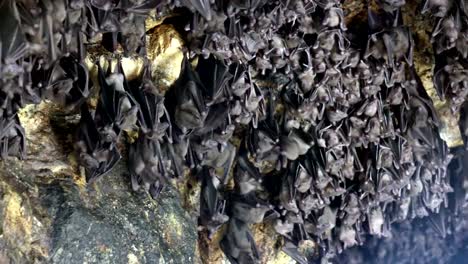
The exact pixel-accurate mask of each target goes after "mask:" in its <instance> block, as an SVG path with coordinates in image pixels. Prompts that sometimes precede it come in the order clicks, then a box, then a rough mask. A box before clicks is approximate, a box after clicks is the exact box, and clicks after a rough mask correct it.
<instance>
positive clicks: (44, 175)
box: [0, 103, 198, 264]
mask: <svg viewBox="0 0 468 264" xmlns="http://www.w3.org/2000/svg"><path fill="white" fill-rule="evenodd" d="M21 119H22V120H21V121H22V122H23V124H24V125H25V129H26V133H27V134H28V141H29V142H28V157H27V158H26V159H25V160H23V161H18V160H14V159H11V160H7V161H4V162H2V163H0V174H1V175H2V178H1V180H0V223H2V226H1V227H2V228H1V230H0V263H132V264H135V263H197V262H198V259H197V257H196V244H197V230H196V223H195V222H193V220H192V219H191V218H190V216H189V215H188V214H187V213H186V211H185V210H184V209H183V208H182V206H181V204H180V199H179V194H178V193H177V192H176V191H175V190H172V189H171V190H169V189H168V190H166V191H164V192H163V193H162V194H161V197H160V199H159V200H158V201H154V200H152V199H151V198H150V197H149V196H148V195H146V194H140V193H135V192H133V191H132V190H131V187H130V183H129V180H128V179H127V177H128V176H127V172H126V169H125V168H126V166H125V164H124V162H121V163H120V164H119V165H118V166H117V167H116V168H115V169H114V170H113V171H112V172H111V173H109V174H108V175H106V177H103V178H102V179H100V180H98V181H97V182H95V183H93V184H91V185H85V184H84V178H83V177H82V176H80V175H77V173H76V172H77V171H78V170H77V168H76V166H74V164H75V162H74V160H73V155H72V152H71V149H72V145H71V143H70V139H71V137H72V133H73V131H74V127H75V126H74V119H73V118H72V115H64V114H63V113H61V112H60V111H59V110H58V109H57V108H55V107H54V106H53V105H51V104H48V103H42V104H40V105H37V106H28V107H27V108H26V109H24V111H23V112H22V114H21ZM58 132H60V133H58ZM57 135H59V136H57Z"/></svg>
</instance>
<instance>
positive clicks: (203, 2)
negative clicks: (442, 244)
mask: <svg viewBox="0 0 468 264" xmlns="http://www.w3.org/2000/svg"><path fill="white" fill-rule="evenodd" d="M376 3H377V5H376V6H377V7H375V6H373V5H370V4H369V9H368V13H367V23H361V24H358V25H353V26H350V25H348V26H349V29H348V28H347V27H348V26H347V25H346V24H345V21H344V16H345V14H344V11H343V8H342V3H341V1H339V0H279V1H267V0H250V1H241V0H229V1H228V0H226V1H211V0H181V1H158V0H120V1H118V0H89V1H84V0H57V1H50V0H40V1H31V0H0V14H1V16H0V17H1V19H2V20H3V21H2V23H0V37H1V38H0V60H1V63H0V102H1V107H0V114H1V115H0V144H1V150H0V154H1V157H2V158H6V157H7V156H17V157H19V158H23V157H24V154H25V133H24V129H23V128H22V127H21V124H20V122H19V119H18V115H17V114H18V110H19V109H20V108H21V107H23V106H24V105H25V104H30V103H39V102H40V101H41V100H43V99H48V100H53V101H55V102H58V103H60V104H62V105H63V106H64V107H66V108H67V109H69V111H80V112H81V120H80V123H79V129H78V133H77V135H76V140H75V142H76V144H75V149H76V153H77V155H78V157H79V160H80V164H81V165H82V166H83V167H84V168H85V171H86V178H87V180H88V182H92V181H94V180H97V179H99V178H101V177H102V179H101V180H105V177H106V176H104V175H105V174H106V173H107V172H109V171H110V170H111V169H112V168H113V167H114V165H115V164H117V162H119V160H120V159H121V158H122V154H121V150H120V147H119V143H120V142H122V141H124V139H125V137H124V136H123V135H124V134H125V131H127V132H129V131H137V137H136V139H135V140H134V141H132V142H128V144H127V145H128V151H127V154H128V157H127V159H128V170H129V174H130V178H131V184H132V187H133V189H134V190H135V191H136V190H139V189H143V190H145V191H147V192H148V193H149V194H150V195H151V196H152V197H153V198H154V199H156V198H157V197H158V195H159V193H160V192H161V191H162V190H163V189H164V186H167V185H168V183H169V182H170V181H171V179H181V178H182V177H186V174H187V173H186V172H187V171H188V172H189V174H190V175H193V176H195V177H196V179H197V180H198V181H199V182H200V183H201V195H200V208H199V225H200V226H201V227H202V229H203V230H205V232H206V233H207V234H208V237H212V236H213V235H214V234H215V233H216V232H223V234H222V239H221V241H220V247H221V249H222V250H223V252H224V253H225V255H226V257H227V258H228V259H229V261H230V262H231V263H258V262H259V261H260V259H261V252H259V250H258V249H257V247H256V244H255V238H254V236H253V234H252V233H251V231H250V227H251V226H252V225H253V224H260V223H265V224H269V225H271V226H273V227H274V229H275V230H276V232H277V234H278V235H279V236H281V237H282V240H283V250H284V251H285V252H286V253H287V254H289V255H290V256H291V257H292V258H294V259H295V260H296V261H297V262H299V263H301V264H306V263H311V262H314V261H322V262H324V263H325V262H327V261H328V260H331V259H333V258H335V257H336V256H337V255H339V254H340V253H342V251H343V250H345V249H347V248H350V247H353V246H356V245H363V244H365V243H366V240H369V239H370V240H372V239H373V238H369V236H370V237H382V236H384V237H390V236H392V234H393V233H394V231H392V226H395V224H396V223H406V222H409V221H411V220H412V219H415V218H424V217H426V218H428V219H433V220H431V223H432V226H433V227H434V230H437V231H438V232H439V233H440V235H442V236H445V235H446V234H449V233H450V232H451V230H452V229H453V228H456V226H457V225H455V224H453V225H451V226H453V228H446V226H447V225H446V224H445V223H446V218H445V216H444V217H442V216H441V215H446V214H448V215H450V214H455V213H456V212H457V210H459V208H462V207H463V205H464V202H465V200H464V199H465V198H464V189H463V184H454V182H456V181H457V180H459V179H460V177H463V176H464V174H463V173H462V172H460V170H463V168H462V169H460V170H458V171H457V173H451V172H450V170H448V165H449V163H450V161H451V158H452V156H453V154H451V153H450V150H449V149H448V147H447V145H446V143H445V142H444V141H443V140H442V139H441V137H440V135H439V130H440V128H441V125H442V124H441V123H440V121H439V117H438V116H437V113H436V111H435V109H434V106H433V103H432V101H431V99H430V97H429V96H428V94H427V93H426V90H425V89H424V87H423V84H422V81H421V80H420V78H419V77H418V74H417V72H416V70H415V66H414V63H413V49H415V48H417V47H415V44H414V43H415V41H414V39H413V36H412V35H413V34H412V32H411V30H410V29H409V28H408V27H407V26H405V22H404V21H403V16H402V14H401V7H402V6H403V5H404V4H405V1H404V0H400V1H396V0H380V1H376ZM467 8H468V4H467V3H466V1H464V0H427V1H425V2H424V3H422V5H421V11H422V13H429V14H430V16H431V17H432V19H434V20H435V21H436V24H435V27H434V30H433V33H432V36H431V37H432V43H433V45H434V52H435V54H436V55H435V56H436V58H435V61H436V65H435V69H434V85H435V87H436V90H437V92H438V95H439V96H440V97H441V99H447V100H450V103H451V106H452V109H453V111H461V118H460V129H461V132H462V136H463V137H464V139H465V138H466V137H467V136H468V132H467V131H468V130H467V129H468V123H467V121H466V120H465V119H466V115H467V114H468V112H467V111H468V103H465V98H466V95H467V92H468V73H467V71H468V61H467V55H468V54H467V53H468V52H467V47H466V44H468V16H467V14H468V9H467ZM154 10H156V12H155V13H156V14H157V15H159V14H167V13H171V12H174V13H175V14H183V15H182V16H181V17H180V21H182V22H183V23H185V24H183V25H182V26H180V27H178V28H179V29H180V30H181V31H185V32H184V34H185V40H186V42H187V49H186V51H185V56H184V59H183V62H182V67H181V68H182V70H181V74H180V76H179V78H178V80H177V81H176V82H175V83H174V84H173V86H172V87H171V89H169V91H168V92H167V93H165V94H162V93H161V92H160V91H159V89H158V87H155V85H154V84H153V81H152V80H153V79H154V77H153V76H151V73H152V72H153V71H152V69H151V62H150V61H148V59H147V57H146V43H145V39H146V38H145V33H146V29H145V19H146V17H147V16H148V14H149V12H150V11H154ZM185 14H187V16H185ZM428 16H429V15H428ZM172 21H174V20H172ZM163 23H164V22H163ZM95 42H99V43H100V44H101V45H102V46H103V47H104V48H105V49H107V50H108V51H110V52H112V53H113V54H114V55H112V56H110V57H109V60H112V59H115V58H117V60H118V59H119V57H120V56H127V55H129V56H130V55H131V56H141V57H142V58H143V61H144V65H143V73H142V74H141V76H140V77H139V78H137V79H134V80H128V79H127V78H126V76H125V73H124V71H123V67H122V65H121V63H120V62H118V63H117V65H116V67H113V68H112V67H109V68H108V69H103V68H102V67H101V65H100V63H99V61H96V62H95V64H96V65H97V69H98V72H97V80H94V82H93V81H92V80H91V78H90V76H89V73H88V69H87V68H86V66H85V65H84V59H85V57H86V53H87V52H86V50H87V46H88V45H89V44H90V43H95ZM120 47H121V48H122V50H123V52H120V51H119V52H118V50H120V49H119V48H120ZM195 57H196V58H197V63H196V66H194V64H195V63H192V59H193V58H195ZM110 64H111V63H109V65H110ZM94 91H96V93H97V94H98V100H97V105H96V107H95V108H94V107H91V106H90V104H88V103H87V99H88V97H90V95H91V94H93V92H94ZM465 142H466V140H465ZM462 152H464V151H462ZM457 153H458V152H457ZM457 155H458V154H457ZM457 155H455V156H456V157H457V158H458V156H457ZM459 163H461V164H463V162H459ZM460 166H461V167H463V165H460ZM103 176H104V177H103ZM449 194H450V195H451V196H450V199H449ZM453 204H456V205H454V206H451V205H453ZM454 208H455V209H454ZM457 208H458V209H457ZM452 222H454V221H452ZM221 226H224V227H225V228H223V229H220V227H221ZM221 230H222V231H221ZM310 245H312V247H310V248H306V247H307V246H310Z"/></svg>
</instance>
